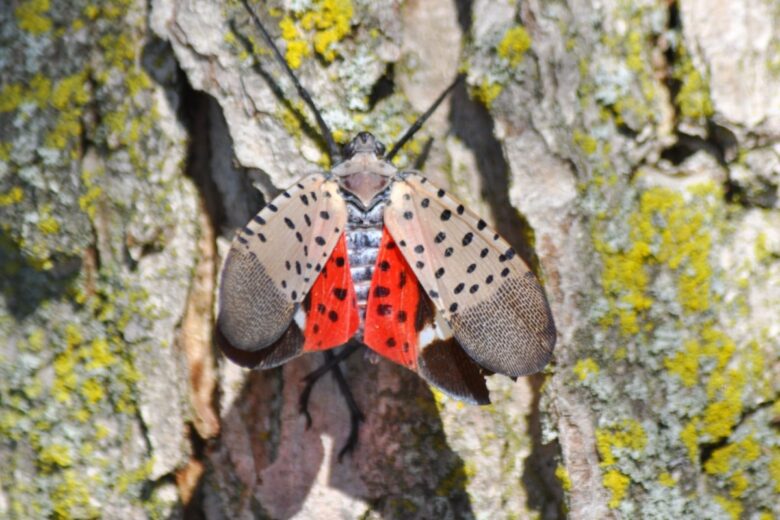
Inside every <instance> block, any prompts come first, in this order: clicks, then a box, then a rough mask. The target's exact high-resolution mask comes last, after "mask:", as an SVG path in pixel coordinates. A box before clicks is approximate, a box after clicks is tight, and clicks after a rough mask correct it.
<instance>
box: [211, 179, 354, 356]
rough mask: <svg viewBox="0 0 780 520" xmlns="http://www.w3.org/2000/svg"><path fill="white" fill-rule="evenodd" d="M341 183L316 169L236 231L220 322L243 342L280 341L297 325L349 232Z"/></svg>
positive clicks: (251, 346)
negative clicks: (322, 273)
mask: <svg viewBox="0 0 780 520" xmlns="http://www.w3.org/2000/svg"><path fill="white" fill-rule="evenodd" d="M346 220H347V212H346V206H345V203H344V199H343V198H342V197H341V195H339V191H338V185H337V184H336V183H335V182H333V181H329V180H327V178H326V176H325V175H324V174H322V173H317V174H314V175H311V176H309V177H307V178H305V179H303V180H301V181H300V182H299V183H298V184H296V185H295V186H292V187H291V188H290V189H288V190H286V191H284V192H283V193H282V194H281V195H279V196H278V197H276V198H275V199H274V200H273V201H272V202H271V203H269V204H267V205H266V206H265V207H264V208H263V209H262V210H261V211H260V213H258V214H257V215H255V216H254V217H253V218H252V220H251V221H250V222H249V223H248V224H247V225H246V226H244V227H243V228H242V229H241V230H240V231H238V233H237V234H236V237H235V239H234V240H233V244H232V245H231V248H230V252H229V253H228V256H227V259H226V260H225V265H224V267H223V269H222V277H221V284H220V291H219V316H218V318H217V328H218V329H219V331H218V332H219V335H220V336H221V338H222V339H223V340H224V342H227V343H229V344H230V345H231V346H232V347H233V348H236V349H239V350H247V351H256V350H259V349H263V348H266V347H268V346H270V345H274V344H275V342H276V341H277V340H278V339H279V338H281V337H282V335H283V334H284V333H285V331H286V330H287V329H288V327H289V326H290V323H291V321H292V319H293V314H294V312H295V310H296V307H297V306H298V304H300V303H301V302H302V301H303V300H304V299H305V298H306V295H307V293H308V292H309V289H310V288H311V286H312V285H313V284H314V281H315V280H316V278H317V275H318V274H319V270H321V268H322V267H323V265H324V264H325V262H326V260H328V257H329V256H330V253H331V251H333V249H334V247H335V246H336V243H337V242H338V240H339V237H341V235H342V234H343V232H344V227H345V224H346Z"/></svg>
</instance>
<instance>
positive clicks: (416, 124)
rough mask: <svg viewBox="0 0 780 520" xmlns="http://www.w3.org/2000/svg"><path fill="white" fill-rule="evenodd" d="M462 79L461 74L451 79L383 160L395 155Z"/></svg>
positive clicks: (390, 158)
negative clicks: (453, 79) (448, 84)
mask: <svg viewBox="0 0 780 520" xmlns="http://www.w3.org/2000/svg"><path fill="white" fill-rule="evenodd" d="M461 79H463V76H461V75H458V77H457V78H455V81H453V82H452V83H451V84H450V86H449V87H447V88H446V89H445V90H444V92H442V93H441V94H440V95H439V97H438V98H436V101H434V102H433V104H432V105H431V107H430V108H429V109H428V110H426V111H425V113H424V114H423V115H421V116H420V117H418V118H417V121H415V122H414V124H413V125H412V126H410V127H409V129H408V130H407V131H406V133H405V134H404V135H402V136H401V138H400V139H399V140H398V142H396V143H395V144H394V145H393V148H391V149H390V151H389V152H388V153H387V155H385V160H387V161H390V160H392V159H393V157H395V154H397V153H398V151H399V150H400V149H401V147H402V146H403V145H405V144H406V142H407V141H408V140H409V139H411V138H412V137H414V134H416V133H417V131H418V130H419V129H420V128H422V125H423V123H425V121H427V120H428V118H429V117H431V115H432V114H433V113H434V112H435V111H436V109H437V108H439V105H441V102H442V101H444V98H446V97H447V94H449V93H450V92H452V89H454V88H455V86H456V85H457V84H458V82H459V81H460V80H461Z"/></svg>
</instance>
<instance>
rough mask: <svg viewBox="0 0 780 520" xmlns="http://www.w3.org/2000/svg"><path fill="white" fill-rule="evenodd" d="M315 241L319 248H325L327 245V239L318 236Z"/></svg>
mask: <svg viewBox="0 0 780 520" xmlns="http://www.w3.org/2000/svg"><path fill="white" fill-rule="evenodd" d="M314 241H315V242H316V243H317V245H318V246H324V245H325V239H324V238H322V237H320V236H318V237H315V238H314Z"/></svg>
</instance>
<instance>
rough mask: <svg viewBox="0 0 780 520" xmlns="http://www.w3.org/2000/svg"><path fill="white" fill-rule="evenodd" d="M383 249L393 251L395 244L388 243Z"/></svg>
mask: <svg viewBox="0 0 780 520" xmlns="http://www.w3.org/2000/svg"><path fill="white" fill-rule="evenodd" d="M385 247H386V248H387V249H395V242H388V243H387V244H385Z"/></svg>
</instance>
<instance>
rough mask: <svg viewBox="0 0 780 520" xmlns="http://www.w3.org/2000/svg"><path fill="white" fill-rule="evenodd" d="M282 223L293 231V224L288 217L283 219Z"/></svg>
mask: <svg viewBox="0 0 780 520" xmlns="http://www.w3.org/2000/svg"><path fill="white" fill-rule="evenodd" d="M284 223H285V224H287V227H288V228H290V229H295V223H294V222H293V221H292V220H290V219H289V218H288V217H284Z"/></svg>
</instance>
